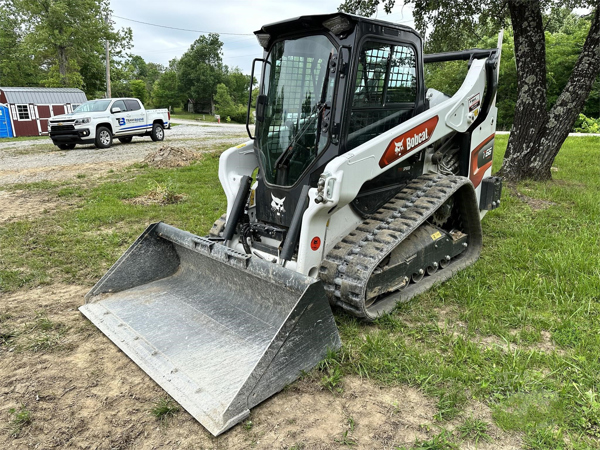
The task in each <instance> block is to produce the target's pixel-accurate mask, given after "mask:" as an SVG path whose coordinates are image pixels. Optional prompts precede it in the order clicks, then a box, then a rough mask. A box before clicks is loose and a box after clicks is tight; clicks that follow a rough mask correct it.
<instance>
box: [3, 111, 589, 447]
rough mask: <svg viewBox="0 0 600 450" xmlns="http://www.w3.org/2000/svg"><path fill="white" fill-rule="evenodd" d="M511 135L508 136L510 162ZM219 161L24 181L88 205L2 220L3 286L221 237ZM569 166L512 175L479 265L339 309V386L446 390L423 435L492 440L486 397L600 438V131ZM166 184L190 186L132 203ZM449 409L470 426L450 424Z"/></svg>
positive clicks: (88, 275) (576, 442)
mask: <svg viewBox="0 0 600 450" xmlns="http://www.w3.org/2000/svg"><path fill="white" fill-rule="evenodd" d="M207 117H208V116H207ZM507 138H508V136H497V138H496V152H495V160H494V164H495V166H494V167H495V170H497V169H498V168H499V166H500V163H501V158H502V156H503V153H504V149H505V147H506V143H507ZM217 168H218V155H217V154H213V155H210V154H209V155H206V156H205V157H204V159H203V160H201V161H199V162H197V163H195V164H193V165H191V166H189V167H184V168H179V169H161V170H158V169H150V168H148V167H144V166H140V165H136V166H133V167H130V168H128V169H127V170H124V171H120V172H116V173H113V174H110V175H109V176H108V177H107V178H106V179H103V180H100V181H99V182H98V181H94V182H90V181H88V180H86V179H77V178H75V179H73V180H72V181H70V182H66V183H65V182H62V183H48V182H45V183H43V184H32V185H20V186H15V187H14V189H17V188H18V189H27V190H38V191H43V192H45V193H47V194H48V195H50V196H58V197H68V198H69V199H70V200H74V202H71V203H75V204H76V205H78V206H76V207H73V208H71V209H69V210H59V211H57V212H55V213H53V214H46V215H44V216H43V217H40V218H37V219H33V220H27V221H25V220H23V221H17V222H11V223H8V224H5V225H4V226H2V227H1V228H0V295H1V294H2V292H5V293H6V292H13V291H16V290H19V289H29V288H33V287H35V286H39V285H43V284H53V283H59V282H60V283H71V284H79V285H87V286H91V285H93V284H94V283H95V282H96V281H97V280H98V279H99V278H100V276H101V275H103V274H104V273H105V272H106V270H107V269H108V268H109V267H110V265H111V264H112V263H113V262H114V261H115V260H116V259H117V258H118V257H119V256H120V255H121V254H122V252H123V251H124V250H125V249H126V248H127V247H128V246H129V244H131V243H132V242H133V241H134V240H135V238H136V237H137V236H138V235H139V234H140V233H141V232H142V231H143V229H144V228H145V227H146V226H147V225H148V224H149V223H152V222H156V221H159V220H163V221H165V222H166V223H169V224H172V225H174V226H176V227H179V228H182V229H185V230H188V231H190V232H193V233H196V234H200V235H203V234H206V233H207V232H208V230H209V228H210V226H211V225H212V223H213V221H214V220H215V219H217V218H218V217H219V216H220V215H221V214H222V212H223V211H224V209H225V196H224V194H223V191H222V189H221V187H220V186H219V183H218V178H217ZM555 168H556V171H553V173H552V174H553V177H554V180H552V181H549V182H543V183H533V182H526V183H521V184H519V185H518V186H510V187H509V186H505V188H504V192H503V196H502V206H501V207H500V208H499V209H497V210H495V211H492V212H490V213H489V214H488V215H487V216H486V217H485V219H484V221H483V231H484V249H483V253H482V256H481V259H480V260H479V261H478V262H477V263H476V264H475V265H474V266H472V267H470V268H468V269H467V270H464V271H462V272H461V273H459V274H458V275H456V276H455V277H454V278H452V279H451V280H450V281H448V282H446V283H444V284H442V285H440V286H437V287H435V288H434V289H432V290H430V291H429V292H427V293H425V294H423V295H421V296H419V297H418V298H416V299H414V300H413V301H411V302H409V303H408V304H404V305H401V306H400V307H399V308H397V310H396V311H395V312H394V313H393V314H391V315H388V316H386V317H384V318H382V319H380V320H379V321H378V322H376V323H374V324H367V323H364V322H361V321H358V320H356V319H355V318H353V317H351V316H347V315H344V314H343V313H341V312H340V311H336V320H337V323H338V326H339V328H340V332H341V336H342V341H343V343H344V344H343V348H342V350H341V351H340V352H339V353H337V354H335V355H331V356H330V357H329V358H328V359H327V360H326V361H324V362H323V363H322V364H321V367H320V368H319V369H317V370H315V371H313V372H312V374H310V375H309V376H312V377H314V379H315V380H317V381H315V382H321V383H323V384H324V385H326V386H327V387H329V388H331V390H332V391H333V392H335V391H336V389H343V388H344V376H345V375H348V374H359V375H360V376H362V377H368V378H370V379H372V380H375V381H376V382H378V383H381V384H383V385H392V384H409V385H411V386H415V387H418V388H420V389H421V390H422V391H423V392H425V393H426V394H427V395H429V396H431V397H432V398H434V399H435V400H436V402H437V415H436V418H437V420H438V425H439V430H440V432H439V434H438V436H437V437H436V438H434V439H432V440H430V441H426V442H415V445H414V448H422V449H448V448H455V447H456V446H457V445H463V442H465V443H466V442H470V443H471V444H472V443H473V442H474V441H480V442H483V440H485V439H486V436H487V434H486V429H487V427H488V424H487V423H485V422H483V421H481V420H478V419H473V418H472V417H470V416H469V415H468V413H467V412H466V411H467V410H468V407H469V405H472V404H473V403H475V402H477V403H480V404H483V405H485V406H487V407H488V408H490V409H491V411H492V417H493V421H494V422H495V424H496V425H498V426H499V427H500V428H502V429H504V430H507V431H512V432H515V433H518V434H519V435H520V436H522V440H523V443H524V445H525V448H530V449H558V448H576V449H587V448H600V375H599V374H600V358H599V355H600V325H599V320H600V237H599V234H600V233H599V231H600V230H599V218H600V138H598V137H577V138H569V139H568V140H567V142H566V143H565V145H564V147H563V149H562V150H561V152H560V153H559V155H558V157H557V159H556V161H555ZM156 186H162V187H168V189H169V190H171V191H173V192H174V193H179V194H186V195H187V197H186V198H185V199H184V201H182V202H180V203H177V204H171V205H166V206H158V205H152V206H141V205H139V206H138V205H136V206H133V205H131V204H129V203H126V202H124V200H127V199H131V198H135V197H139V196H142V195H144V194H147V193H148V192H149V191H151V190H153V189H155V188H156ZM0 345H2V341H1V340H0ZM332 395H335V394H332ZM449 421H459V422H460V424H461V425H460V426H459V427H457V428H455V429H454V431H448V430H446V426H447V424H448V423H449Z"/></svg>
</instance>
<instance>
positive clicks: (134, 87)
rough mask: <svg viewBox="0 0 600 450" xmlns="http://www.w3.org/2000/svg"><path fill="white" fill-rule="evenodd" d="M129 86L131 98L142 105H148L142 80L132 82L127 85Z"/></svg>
mask: <svg viewBox="0 0 600 450" xmlns="http://www.w3.org/2000/svg"><path fill="white" fill-rule="evenodd" d="M129 85H130V86H131V96H132V97H135V98H137V99H138V100H139V101H140V102H142V104H143V105H146V104H147V103H148V90H147V89H146V83H144V81H143V80H133V81H132V82H131V83H129Z"/></svg>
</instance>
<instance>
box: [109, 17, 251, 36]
mask: <svg viewBox="0 0 600 450" xmlns="http://www.w3.org/2000/svg"><path fill="white" fill-rule="evenodd" d="M113 17H116V18H118V19H121V20H128V21H129V22H135V23H141V24H143V25H150V26H152V27H158V28H168V29H170V30H179V31H191V32H192V33H204V34H206V33H218V34H224V35H227V36H254V34H252V33H219V32H218V31H201V30H189V29H187V28H176V27H169V26H166V25H158V24H156V23H149V22H142V21H141V20H133V19H128V18H127V17H121V16H115V15H113Z"/></svg>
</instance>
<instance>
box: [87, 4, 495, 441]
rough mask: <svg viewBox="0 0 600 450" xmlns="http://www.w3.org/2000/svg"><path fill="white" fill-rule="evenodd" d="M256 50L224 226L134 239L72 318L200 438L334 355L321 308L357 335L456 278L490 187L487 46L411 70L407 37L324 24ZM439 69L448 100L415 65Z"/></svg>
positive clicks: (490, 199)
mask: <svg viewBox="0 0 600 450" xmlns="http://www.w3.org/2000/svg"><path fill="white" fill-rule="evenodd" d="M256 36H257V37H258V40H259V42H260V44H261V46H262V47H263V48H264V57H263V59H257V60H255V61H254V64H253V69H252V72H253V75H254V69H255V68H256V65H257V64H260V67H261V71H260V72H261V74H260V80H261V81H260V95H259V96H258V98H257V103H256V127H255V128H256V131H255V133H256V136H252V135H251V132H250V127H249V126H247V128H248V134H249V135H250V138H251V139H250V140H249V141H248V142H246V143H244V144H241V145H239V146H237V147H235V148H231V149H229V150H227V151H226V152H224V153H223V154H222V156H221V159H220V164H219V180H220V181H221V184H222V187H223V189H224V191H225V194H226V197H227V212H226V214H225V215H223V216H222V217H221V219H219V220H217V222H216V223H215V225H214V226H213V228H212V230H211V232H210V235H209V236H207V237H200V236H196V235H194V234H191V233H188V232H185V231H181V230H179V229H177V228H174V227H171V226H169V225H166V224H164V223H156V224H153V225H150V226H149V227H148V229H147V230H146V231H145V232H144V233H143V234H142V235H141V236H140V237H139V238H138V239H137V240H136V242H134V243H133V245H132V246H131V247H130V248H129V249H128V250H127V251H126V252H125V254H124V255H123V256H122V257H121V258H120V259H119V260H118V261H117V262H116V264H115V265H114V266H113V267H112V268H111V269H110V270H109V271H108V273H107V274H106V275H105V276H104V277H103V278H102V279H101V280H100V281H99V282H98V283H97V284H96V286H94V288H93V289H92V290H91V291H90V292H89V293H88V294H87V296H86V303H85V305H84V306H82V307H81V308H80V309H81V311H82V312H83V314H84V315H85V316H86V317H88V318H89V319H90V320H91V321H92V322H93V323H94V324H95V325H96V326H97V327H98V328H99V329H100V330H102V331H103V332H104V333H105V334H106V335H107V336H108V337H109V338H110V339H111V340H112V341H113V342H114V343H115V344H116V345H117V346H118V347H119V348H121V349H122V350H123V351H124V352H125V353H126V354H127V355H128V356H129V357H130V358H131V359H132V360H133V361H135V362H136V363H137V364H138V365H139V366H140V367H141V368H142V369H143V370H144V371H145V372H147V373H148V374H149V375H150V376H151V377H152V378H153V379H154V380H155V381H156V382H157V383H158V384H159V385H160V386H162V387H163V388H164V389H165V390H166V391H167V392H168V393H169V394H170V395H171V396H172V397H173V398H174V399H175V400H176V401H177V402H179V403H180V404H181V405H182V406H183V407H184V408H185V409H186V410H187V411H189V412H190V414H192V415H193V416H194V417H195V418H196V419H197V420H198V421H199V422H200V423H202V425H204V426H205V427H206V428H207V429H208V430H209V431H210V432H211V433H213V434H214V435H218V434H220V433H223V432H224V431H225V430H227V429H229V428H230V427H232V426H233V425H235V424H236V423H238V422H240V421H241V420H243V419H244V418H245V417H247V416H248V414H249V410H250V409H251V408H252V407H254V406H255V405H257V404H259V403H260V402H262V401H263V400H265V399H267V398H268V397H270V396H271V395H273V394H275V393H276V392H278V391H279V390H281V389H282V388H283V387H284V386H285V385H287V384H289V383H291V382H292V381H294V380H295V379H296V378H297V377H298V376H299V375H300V373H301V372H302V371H306V370H310V369H311V368H313V367H314V366H315V365H316V364H317V363H318V362H319V361H320V360H321V359H322V358H323V357H324V356H325V355H326V353H327V351H328V349H337V348H339V346H340V338H339V335H338V331H337V328H336V325H335V321H334V318H333V315H332V309H331V307H332V306H336V307H339V308H342V309H344V310H346V311H347V312H349V313H350V314H354V315H356V316H358V317H361V318H364V319H366V320H373V319H376V318H377V317H379V316H380V315H382V314H385V313H387V312H389V311H391V310H392V309H393V308H394V306H395V305H396V304H397V303H398V302H404V301H407V300H409V299H410V298H412V297H414V296H415V295H417V294H419V293H421V292H423V291H425V290H427V289H429V288H430V287H431V286H432V285H433V284H435V283H440V282H442V281H444V280H446V279H448V278H450V277H451V276H452V275H453V274H454V273H456V272H457V271H458V270H461V269H463V268H465V267H467V266H469V265H470V264H473V263H474V262H475V261H476V259H477V258H478V256H479V253H480V250H481V245H482V244H481V242H482V236H481V223H480V221H481V218H482V217H483V215H484V214H485V213H486V211H489V210H491V209H494V208H496V207H497V206H498V205H499V203H500V191H501V187H502V186H501V180H500V179H498V178H495V177H491V170H492V169H491V167H492V152H493V147H494V135H495V130H496V114H497V109H496V106H495V103H496V90H497V80H498V64H499V57H500V42H501V39H502V37H501V36H500V39H499V44H498V48H496V49H491V50H479V49H476V50H466V51H461V52H452V53H444V54H430V55H424V54H423V43H422V40H421V37H420V36H419V34H418V33H416V32H415V31H414V30H413V29H411V28H408V27H405V26H401V25H397V24H394V23H389V22H384V21H381V20H372V19H366V18H363V17H357V16H352V15H347V14H342V13H335V14H330V15H318V16H305V17H299V18H295V19H291V20H286V21H283V22H278V23H274V24H271V25H266V26H264V27H263V28H262V29H260V30H259V31H257V32H256ZM451 60H464V61H468V64H469V71H468V74H467V76H466V78H465V80H464V83H463V85H462V87H461V88H460V89H459V90H458V91H457V92H456V93H455V94H454V95H453V96H452V97H449V96H447V95H444V94H443V93H441V92H438V91H435V90H433V89H429V90H427V88H426V86H425V83H424V65H425V64H426V63H428V62H442V61H451ZM251 90H252V86H250V91H251ZM249 115H250V102H249V104H248V116H249Z"/></svg>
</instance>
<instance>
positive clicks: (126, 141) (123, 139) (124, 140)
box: [119, 136, 133, 144]
mask: <svg viewBox="0 0 600 450" xmlns="http://www.w3.org/2000/svg"><path fill="white" fill-rule="evenodd" d="M132 139H133V136H125V137H120V138H119V141H121V144H129V143H130V142H131V140H132Z"/></svg>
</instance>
